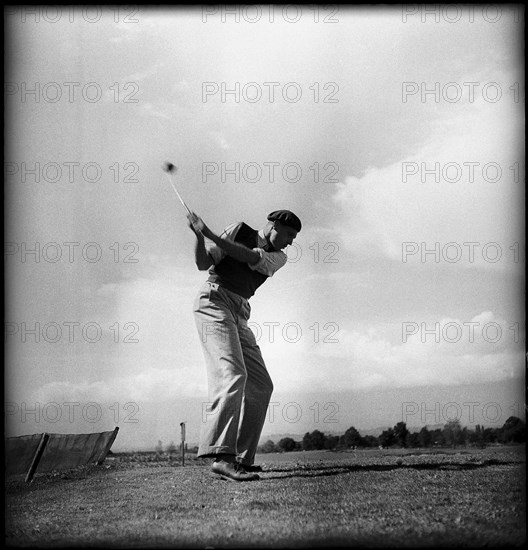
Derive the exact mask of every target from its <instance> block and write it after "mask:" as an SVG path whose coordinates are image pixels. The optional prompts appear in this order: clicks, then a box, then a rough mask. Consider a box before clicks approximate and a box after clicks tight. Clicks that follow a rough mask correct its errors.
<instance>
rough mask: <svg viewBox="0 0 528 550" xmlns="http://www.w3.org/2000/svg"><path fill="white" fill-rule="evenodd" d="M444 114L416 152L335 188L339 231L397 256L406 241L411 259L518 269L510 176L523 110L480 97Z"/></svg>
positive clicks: (349, 241) (372, 250) (351, 244)
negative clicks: (513, 145) (428, 252)
mask: <svg viewBox="0 0 528 550" xmlns="http://www.w3.org/2000/svg"><path fill="white" fill-rule="evenodd" d="M510 99H511V98H510ZM448 114H450V116H446V117H444V118H443V119H442V121H438V122H436V123H434V124H432V127H431V132H430V133H431V137H430V139H429V141H428V142H427V143H425V144H423V146H422V147H421V149H420V150H418V151H416V152H414V153H412V154H409V155H408V156H407V157H406V158H402V159H401V161H400V162H396V163H392V164H390V165H388V166H384V167H371V168H370V169H368V170H367V171H366V172H365V173H364V174H363V175H362V176H359V177H354V176H350V177H347V178H345V180H344V181H343V182H341V183H339V184H338V185H337V190H336V192H335V194H334V195H333V201H334V204H335V205H336V207H337V208H338V209H339V210H340V217H339V218H338V222H337V226H336V230H337V232H338V234H339V235H341V240H342V241H343V243H344V245H345V246H346V247H347V248H348V249H349V250H351V251H354V252H362V253H364V254H367V255H376V254H380V253H381V254H383V255H384V256H386V257H388V258H391V259H393V260H399V261H401V260H402V249H403V243H413V244H414V245H415V246H414V247H411V248H409V250H411V249H412V250H414V254H413V255H414V258H413V259H414V260H416V261H421V258H422V256H421V254H422V252H426V251H427V250H433V251H435V252H434V254H429V256H427V254H426V256H425V257H426V258H427V257H428V258H429V261H437V258H439V259H440V261H444V262H451V263H453V260H454V261H455V262H456V263H459V264H460V266H465V267H473V266H479V267H483V268H504V267H505V266H510V267H516V266H515V260H514V258H515V256H514V254H515V252H514V249H513V248H511V247H515V246H517V245H516V244H515V243H518V241H519V240H520V239H521V235H522V228H523V218H522V216H523V214H522V209H521V208H520V207H519V205H520V199H521V198H522V193H523V190H522V187H521V184H520V182H519V177H518V175H516V173H515V166H518V165H519V161H520V160H521V159H520V158H519V154H520V144H521V143H522V134H521V132H523V131H524V130H523V129H522V122H520V118H522V117H520V116H519V114H520V107H519V105H518V104H516V103H515V102H514V101H506V100H505V101H503V102H502V103H500V104H490V103H486V102H484V101H482V100H481V101H479V102H475V103H474V104H472V105H466V106H465V108H464V111H463V112H459V111H453V112H449V113H448ZM512 143H513V144H515V143H518V144H519V148H518V150H516V148H515V147H512ZM422 243H424V244H423V245H422ZM449 243H453V244H451V245H450V246H448V247H447V248H446V245H448V244H449ZM465 243H473V244H471V245H467V244H465ZM489 243H497V244H496V245H494V244H489ZM497 245H498V246H497ZM435 254H436V256H435ZM497 257H498V258H499V259H498V260H497Z"/></svg>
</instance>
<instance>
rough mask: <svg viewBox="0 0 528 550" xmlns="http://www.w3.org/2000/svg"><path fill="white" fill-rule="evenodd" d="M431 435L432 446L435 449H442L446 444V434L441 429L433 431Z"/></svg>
mask: <svg viewBox="0 0 528 550" xmlns="http://www.w3.org/2000/svg"><path fill="white" fill-rule="evenodd" d="M429 433H430V434H431V444H432V445H433V446H434V447H442V446H444V445H445V444H446V443H445V438H444V432H443V430H441V429H440V428H437V429H436V430H431V431H430V432H429Z"/></svg>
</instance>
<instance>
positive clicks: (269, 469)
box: [5, 446, 526, 548]
mask: <svg viewBox="0 0 528 550" xmlns="http://www.w3.org/2000/svg"><path fill="white" fill-rule="evenodd" d="M400 458H401V464H398V462H400V460H398V459H400ZM257 459H258V462H259V463H260V464H261V465H263V466H264V467H265V472H264V473H263V474H261V480H260V481H257V482H249V483H236V482H229V481H223V480H221V479H217V478H215V477H214V476H213V475H212V474H211V473H210V471H209V464H210V461H204V460H200V459H196V458H193V457H187V459H186V462H185V466H184V467H182V466H181V463H180V462H179V459H177V458H176V457H173V458H172V459H170V460H169V458H168V457H163V458H161V459H156V458H155V455H154V454H151V455H148V454H136V455H132V454H122V455H121V454H116V455H113V456H112V457H110V458H107V460H106V461H105V463H104V464H103V465H102V466H90V467H86V468H79V469H76V470H73V471H70V472H66V473H62V474H49V475H44V474H41V475H37V476H36V478H35V480H34V481H33V483H32V484H31V485H29V486H28V485H26V484H25V483H24V481H23V480H21V479H13V480H8V481H6V484H5V487H6V516H5V529H6V539H5V540H6V544H7V545H8V546H24V547H31V546H33V547H43V546H47V547H50V546H54V547H61V546H63V547H66V546H77V547H78V546H94V547H138V546H139V547H197V548H206V547H215V548H218V547H306V546H312V547H331V546H362V547H407V548H412V547H416V548H418V547H433V546H434V547H453V546H458V547H482V546H490V547H511V546H521V545H522V544H523V543H524V542H525V538H526V526H525V513H526V509H525V504H526V492H525V484H526V478H525V465H526V462H525V448H524V446H522V447H494V448H488V449H482V450H480V449H479V450H474V449H471V450H469V449H463V450H462V449H461V450H447V449H444V450H438V449H435V450H420V449H412V450H402V449H391V450H364V451H347V452H331V451H309V452H295V453H284V454H265V455H260V456H258V457H257Z"/></svg>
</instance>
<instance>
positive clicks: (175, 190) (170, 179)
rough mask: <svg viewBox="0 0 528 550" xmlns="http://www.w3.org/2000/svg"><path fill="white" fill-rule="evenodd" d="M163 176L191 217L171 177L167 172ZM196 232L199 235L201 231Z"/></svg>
mask: <svg viewBox="0 0 528 550" xmlns="http://www.w3.org/2000/svg"><path fill="white" fill-rule="evenodd" d="M165 175H166V176H167V179H168V180H169V183H170V184H171V187H172V188H173V189H174V192H175V193H176V195H178V198H179V199H180V202H181V203H182V204H183V206H184V207H185V210H187V212H188V213H189V214H191V215H192V212H191V210H190V208H189V207H188V206H187V205H186V204H185V201H184V200H183V199H182V198H181V195H180V194H179V193H178V189H176V186H175V185H174V182H173V181H172V178H171V176H170V175H169V174H168V173H167V172H165ZM198 232H199V233H201V232H202V231H201V230H200V229H198Z"/></svg>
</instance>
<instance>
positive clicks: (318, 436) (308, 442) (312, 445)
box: [302, 430, 326, 451]
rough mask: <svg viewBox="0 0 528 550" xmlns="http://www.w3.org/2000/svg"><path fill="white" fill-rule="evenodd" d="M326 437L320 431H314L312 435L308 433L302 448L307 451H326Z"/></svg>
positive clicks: (305, 435)
mask: <svg viewBox="0 0 528 550" xmlns="http://www.w3.org/2000/svg"><path fill="white" fill-rule="evenodd" d="M325 439H326V437H325V435H324V433H322V432H320V431H319V430H314V431H313V432H312V433H309V432H306V433H305V434H304V437H303V441H302V446H303V449H304V450H305V451H311V450H314V449H324V444H325Z"/></svg>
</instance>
